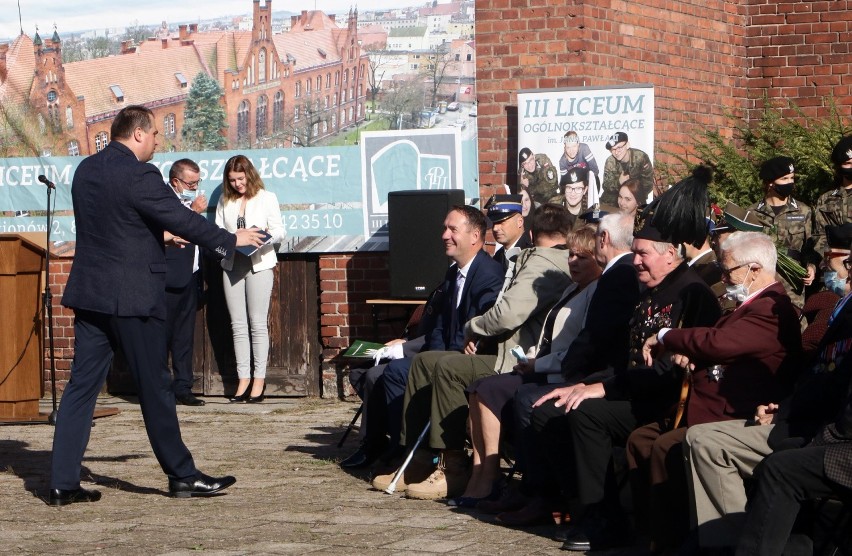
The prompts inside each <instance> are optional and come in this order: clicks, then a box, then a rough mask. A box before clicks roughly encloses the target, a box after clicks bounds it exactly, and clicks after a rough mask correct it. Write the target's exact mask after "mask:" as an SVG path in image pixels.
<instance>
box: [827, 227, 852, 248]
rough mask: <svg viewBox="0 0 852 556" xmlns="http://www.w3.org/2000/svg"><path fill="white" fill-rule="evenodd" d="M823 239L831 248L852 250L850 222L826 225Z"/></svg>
mask: <svg viewBox="0 0 852 556" xmlns="http://www.w3.org/2000/svg"><path fill="white" fill-rule="evenodd" d="M825 239H826V242H827V243H828V246H829V248H831V249H845V250H847V251H849V250H852V224H843V225H842V226H826V227H825Z"/></svg>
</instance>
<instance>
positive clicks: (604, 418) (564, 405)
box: [532, 217, 720, 551]
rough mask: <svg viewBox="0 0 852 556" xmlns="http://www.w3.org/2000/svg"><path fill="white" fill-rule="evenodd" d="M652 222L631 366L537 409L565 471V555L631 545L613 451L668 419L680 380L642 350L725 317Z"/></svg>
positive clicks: (640, 238)
mask: <svg viewBox="0 0 852 556" xmlns="http://www.w3.org/2000/svg"><path fill="white" fill-rule="evenodd" d="M666 239H668V238H667V237H666V236H664V235H663V233H662V232H661V231H660V229H659V228H658V227H657V225H656V224H655V222H654V221H653V219H652V218H650V217H648V218H646V219H645V220H644V223H643V226H642V227H640V228H639V229H638V230H636V231H635V232H634V239H633V248H632V250H633V264H634V266H635V267H636V270H637V272H638V275H639V281H640V282H641V283H642V284H644V285H645V286H646V288H647V289H646V290H645V293H644V294H643V296H642V297H641V298H640V300H639V303H638V305H637V306H636V308H635V309H634V311H633V316H632V318H631V320H630V350H629V362H628V364H627V367H626V368H620V369H615V370H614V372H612V373H602V377H603V380H601V376H599V375H592V376H590V377H587V378H586V379H585V380H584V381H583V382H581V383H579V384H576V385H573V386H567V387H564V388H558V389H556V390H554V391H553V392H550V393H549V394H546V395H545V396H542V397H541V398H540V399H539V400H537V401H536V402H535V404H534V407H535V409H534V411H533V416H532V424H533V427H535V428H536V429H537V430H538V431H540V434H541V439H542V442H543V444H544V445H545V446H547V450H548V453H549V455H550V456H551V459H552V464H553V465H552V468H553V469H554V471H556V472H559V474H560V478H561V479H562V486H563V490H564V491H566V494H569V495H576V502H577V504H576V505H575V506H573V507H571V508H570V510H571V511H570V514H571V522H572V526H571V528H570V529H569V530H568V531H566V537H565V544H564V546H563V548H564V549H566V550H578V551H585V550H593V549H601V548H606V547H610V546H618V545H620V544H623V543H625V542H627V540H628V538H627V533H628V531H627V524H626V519H625V518H624V516H623V512H622V510H621V509H620V504H619V502H618V492H617V491H616V489H615V487H614V485H615V484H616V481H615V479H614V476H613V468H612V466H611V465H610V460H611V458H612V449H613V446H618V445H622V446H623V445H624V443H625V442H626V440H627V437H628V435H629V434H630V433H631V432H632V431H633V430H634V429H636V428H637V427H639V426H641V425H644V424H646V423H653V422H657V421H659V420H661V419H664V418H665V417H666V416H667V415H668V412H669V409H670V408H671V407H672V406H673V405H674V403H675V402H676V401H677V395H678V391H679V385H680V375H679V373H678V372H677V370H676V368H675V365H674V364H673V363H672V362H671V360H670V359H669V358H658V359H657V360H655V361H654V362H653V365H652V366H645V361H644V359H643V357H642V345H643V344H644V342H645V340H646V339H647V338H648V337H650V336H651V335H654V334H656V333H657V332H658V331H659V330H660V329H662V328H669V327H689V326H709V325H712V324H713V323H715V322H716V321H717V320H718V318H719V316H720V310H719V304H718V302H717V301H716V297H715V296H714V295H713V292H711V291H710V289H709V288H708V287H707V285H706V284H705V283H704V282H703V281H702V280H701V278H699V277H698V275H697V274H695V272H694V271H693V270H692V269H691V268H689V266H687V264H686V263H685V262H684V260H683V258H682V257H681V254H680V253H681V251H680V249H679V248H678V247H677V246H675V245H674V244H672V243H670V242H668V241H666Z"/></svg>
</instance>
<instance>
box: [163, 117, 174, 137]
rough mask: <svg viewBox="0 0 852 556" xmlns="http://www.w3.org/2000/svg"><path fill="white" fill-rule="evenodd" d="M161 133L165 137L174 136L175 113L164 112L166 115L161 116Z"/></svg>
mask: <svg viewBox="0 0 852 556" xmlns="http://www.w3.org/2000/svg"><path fill="white" fill-rule="evenodd" d="M163 135H165V136H166V137H174V136H175V115H174V114H166V117H164V118H163Z"/></svg>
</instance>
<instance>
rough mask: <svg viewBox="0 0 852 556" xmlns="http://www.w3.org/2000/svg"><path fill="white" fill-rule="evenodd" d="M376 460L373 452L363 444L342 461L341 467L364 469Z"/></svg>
mask: <svg viewBox="0 0 852 556" xmlns="http://www.w3.org/2000/svg"><path fill="white" fill-rule="evenodd" d="M374 461H376V456H374V455H373V454H372V452H371V450H370V449H369V447H368V446H366V445H364V444H362V445H361V446H359V447H358V450H357V451H356V452H355V453H354V454H352V455H351V456H349V457H348V458H346V459H345V460H343V461H341V462H340V467H342V468H343V469H363V468H365V467H369V466H370V465H371V464H372V463H373V462H374Z"/></svg>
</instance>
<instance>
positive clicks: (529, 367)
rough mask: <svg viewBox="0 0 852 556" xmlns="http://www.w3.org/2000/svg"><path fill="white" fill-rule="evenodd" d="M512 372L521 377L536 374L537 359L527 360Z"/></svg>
mask: <svg viewBox="0 0 852 556" xmlns="http://www.w3.org/2000/svg"><path fill="white" fill-rule="evenodd" d="M512 370H513V371H515V373H517V374H519V375H530V374H532V373H534V372H535V357H532V358H530V359H527V360H526V361H524V362H523V363H520V362H519V363H518V364H517V365H515V366H514V367H512Z"/></svg>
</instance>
